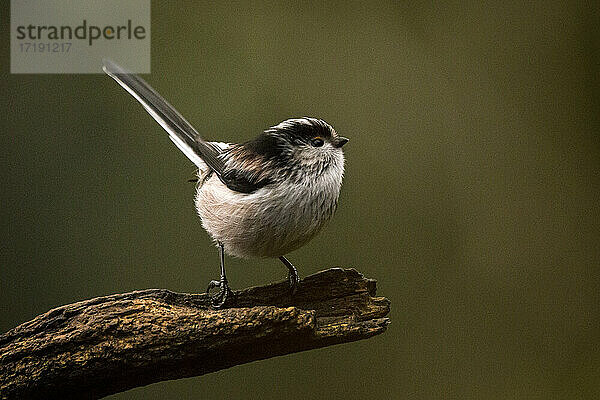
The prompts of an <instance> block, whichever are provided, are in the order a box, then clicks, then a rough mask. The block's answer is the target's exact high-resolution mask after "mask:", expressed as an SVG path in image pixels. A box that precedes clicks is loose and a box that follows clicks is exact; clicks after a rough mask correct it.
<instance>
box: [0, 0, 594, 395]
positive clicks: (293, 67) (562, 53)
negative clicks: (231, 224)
mask: <svg viewBox="0 0 600 400" xmlns="http://www.w3.org/2000/svg"><path fill="white" fill-rule="evenodd" d="M436 3H438V2H423V1H421V2H416V3H412V4H401V3H396V2H371V3H367V2H362V3H359V2H353V3H346V2H338V3H327V4H323V3H305V4H302V5H299V4H298V5H293V6H292V5H287V6H284V5H282V4H279V3H269V4H267V3H253V4H250V3H248V4H246V3H242V4H228V5H215V4H212V5H208V4H200V3H196V2H189V3H183V2H177V3H176V2H158V1H156V2H153V4H152V73H151V74H149V75H146V76H145V78H146V79H147V80H148V81H149V82H150V83H151V84H152V85H153V86H154V87H155V88H156V89H157V90H158V91H159V92H161V93H162V94H163V95H164V96H165V97H166V98H167V99H168V100H169V101H170V102H171V103H172V104H173V105H175V106H176V107H177V108H178V109H179V111H180V112H181V113H182V114H183V115H184V116H186V117H187V118H188V120H189V121H190V122H192V124H193V125H194V126H196V128H197V129H198V130H199V131H200V132H202V133H203V134H204V136H205V137H206V138H209V139H214V140H222V141H231V142H239V141H243V140H247V139H249V138H252V137H253V136H255V135H256V134H257V133H259V132H260V131H261V130H263V129H264V128H266V127H268V126H271V125H273V124H276V123H278V122H280V121H281V120H284V119H287V118H289V117H297V116H303V115H311V116H316V117H320V118H323V119H325V120H327V121H328V122H329V123H331V124H332V125H333V126H334V127H335V128H336V130H337V131H338V132H339V133H340V134H343V135H344V136H348V137H350V138H351V141H350V143H349V144H348V145H347V146H346V147H345V151H346V158H347V174H346V177H345V181H344V186H343V189H342V195H341V199H340V207H339V210H338V213H337V214H336V216H335V218H334V219H333V221H332V223H330V224H329V226H328V227H327V228H326V229H325V231H324V232H323V233H322V234H321V235H320V236H319V238H318V239H317V240H314V241H313V242H311V243H310V244H309V245H307V246H305V247H304V248H302V249H300V250H298V251H296V252H294V253H292V254H290V259H291V260H292V261H293V262H294V263H295V264H296V265H297V266H299V270H300V273H301V274H302V275H304V276H305V275H308V274H310V273H314V272H316V271H318V270H321V269H324V268H328V267H331V266H337V265H340V266H345V267H354V268H357V269H358V270H359V271H361V272H363V273H364V274H365V275H367V276H368V277H372V278H376V279H377V280H378V293H379V294H381V295H384V296H386V297H388V298H389V299H390V300H391V302H392V311H391V314H390V316H391V318H392V325H390V327H389V329H388V331H387V332H386V333H385V334H383V335H381V336H378V337H375V338H373V339H370V340H366V341H363V342H357V343H353V344H346V345H340V346H335V347H330V348H326V349H321V350H316V351H310V352H305V353H301V354H294V355H290V356H285V357H279V358H275V359H270V360H265V361H261V362H256V363H252V364H248V365H243V366H238V367H235V368H231V369H229V370H225V371H221V372H218V373H214V374H211V375H207V376H203V377H198V378H190V379H183V380H178V381H171V382H163V383H158V384H154V385H150V386H148V387H144V388H138V389H135V390H131V391H129V392H126V393H122V394H119V395H116V396H113V397H111V399H164V398H169V399H171V398H172V399H175V398H190V399H192V398H194V399H195V398H209V399H230V398H249V399H259V398H260V399H279V398H282V397H284V398H287V399H305V398H314V399H330V398H346V399H363V398H376V399H391V398H414V399H453V398H454V399H470V398H484V399H505V398H528V399H548V398H564V399H576V398H597V397H598V394H599V393H600V350H599V347H600V344H599V338H600V335H599V333H600V312H599V311H600V307H599V305H600V290H599V289H600V285H599V283H600V279H599V266H600V251H599V248H600V246H599V243H600V234H599V223H600V210H599V198H600V197H599V194H600V174H599V173H598V172H599V171H598V169H599V168H598V167H599V166H600V162H599V156H600V140H599V139H598V134H599V131H600V129H599V128H600V124H599V122H600V121H599V119H600V113H599V110H600V107H599V106H600V104H599V103H600V101H599V92H600V90H599V89H600V88H599V65H600V56H599V48H600V46H599V42H600V41H599V35H598V26H599V23H600V19H599V13H598V7H597V6H593V5H592V2H589V3H570V2H532V3H529V4H528V5H523V4H521V2H489V3H487V4H486V3H479V2H462V3H461V4H459V5H457V4H454V5H451V4H446V3H444V2H439V3H440V4H436ZM442 3H444V4H442ZM0 13H1V15H2V24H1V28H0V33H1V34H2V37H4V40H2V42H1V44H0V46H2V48H1V51H2V55H3V57H2V58H3V60H4V61H3V63H2V76H1V82H0V87H1V90H2V96H1V97H0V113H1V118H2V122H1V124H0V126H1V128H0V129H2V135H0V167H1V168H0V182H1V185H2V189H1V193H0V198H1V208H0V215H1V221H2V224H1V231H0V234H1V238H0V239H1V247H0V331H1V332H4V331H7V330H8V329H10V328H12V327H14V326H16V325H18V324H19V323H21V322H24V321H26V320H29V319H31V318H32V317H34V316H35V315H37V314H39V313H42V312H45V311H47V310H48V309H50V308H52V307H56V306H59V305H62V304H65V303H70V302H73V301H77V300H81V299H86V298H90V297H94V296H99V295H104V294H109V293H117V292H123V291H129V290H134V289H142V288H151V287H160V288H168V289H171V290H175V291H184V292H199V291H202V290H203V289H204V288H205V286H206V284H207V282H208V281H209V280H210V279H212V278H214V277H215V276H217V274H218V258H217V252H216V249H215V248H213V247H212V246H211V243H210V240H209V238H208V236H207V235H206V233H205V232H204V231H203V230H202V228H201V226H200V221H199V220H198V219H197V218H196V216H195V212H194V207H193V193H194V186H193V184H190V183H188V182H186V181H187V179H188V178H190V177H193V173H194V168H193V166H192V165H191V163H190V162H189V161H188V160H187V159H186V158H185V157H184V156H183V155H182V154H180V152H179V151H178V150H177V149H176V148H175V147H174V146H173V145H172V144H171V142H170V141H169V140H168V139H167V136H166V134H165V133H164V132H163V131H162V129H161V128H160V127H159V126H158V125H157V124H156V123H155V122H154V120H152V118H151V117H150V116H148V115H147V114H146V112H144V111H143V109H142V108H141V107H140V106H139V105H138V104H137V103H136V102H135V101H134V100H133V99H132V98H131V97H130V96H129V95H127V93H125V91H123V90H122V89H121V88H119V87H118V86H117V85H116V84H115V82H113V81H112V80H111V79H109V78H108V77H107V76H102V75H10V74H9V65H10V63H9V49H8V43H9V40H8V38H9V26H8V22H9V20H8V15H9V2H8V1H6V2H3V3H2V6H1V10H0ZM227 262H228V266H229V268H228V272H229V278H230V280H231V282H232V285H233V287H234V288H242V287H246V286H250V285H259V284H264V283H266V282H270V281H275V280H280V279H283V278H284V277H285V274H286V271H285V268H283V267H282V266H281V265H280V264H279V263H278V261H274V260H266V261H244V260H235V259H228V260H227Z"/></svg>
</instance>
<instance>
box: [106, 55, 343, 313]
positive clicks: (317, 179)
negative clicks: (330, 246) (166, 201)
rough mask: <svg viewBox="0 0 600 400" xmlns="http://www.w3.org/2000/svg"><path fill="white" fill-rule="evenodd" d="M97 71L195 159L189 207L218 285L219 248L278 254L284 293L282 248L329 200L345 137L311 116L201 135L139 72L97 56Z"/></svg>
mask: <svg viewBox="0 0 600 400" xmlns="http://www.w3.org/2000/svg"><path fill="white" fill-rule="evenodd" d="M103 69H104V71H105V72H106V73H107V74H108V75H110V76H111V77H112V78H113V79H114V80H116V81H117V82H118V83H119V84H120V85H121V86H122V87H123V88H124V89H125V90H127V91H128V92H129V93H130V94H131V95H132V96H133V97H135V98H136V99H137V100H138V101H139V102H140V103H141V104H142V105H143V106H144V108H145V109H146V111H148V113H150V115H151V116H152V117H153V118H154V119H155V120H156V121H157V122H158V123H159V124H160V125H161V126H162V127H163V128H164V129H165V130H166V131H167V133H168V134H169V138H170V139H171V140H172V141H173V143H175V145H176V146H177V147H178V148H179V149H180V150H181V151H182V152H183V153H184V154H185V155H186V156H187V157H188V158H189V159H190V160H191V161H192V162H193V163H194V164H195V165H196V166H197V167H198V184H197V189H196V199H195V203H196V208H197V211H198V215H199V216H200V218H201V220H202V226H203V227H204V229H206V231H207V232H208V233H209V235H210V236H211V237H212V239H213V240H214V241H215V242H216V244H217V245H218V248H219V253H220V260H221V277H220V279H219V280H213V281H211V282H210V283H209V285H208V289H207V292H208V291H210V290H211V289H213V288H219V289H220V291H219V293H217V294H216V295H215V296H214V297H213V300H212V302H213V306H214V307H216V308H220V307H222V306H223V305H224V304H225V301H226V300H227V298H228V296H229V295H230V293H231V291H230V289H229V285H228V283H227V278H226V276H225V264H224V253H227V254H229V255H232V256H237V257H244V258H247V257H278V258H279V259H280V260H281V261H282V262H283V263H284V264H285V266H286V267H287V268H288V270H289V275H288V277H289V282H290V287H291V291H292V293H293V292H295V291H296V289H297V286H298V283H299V278H298V273H297V271H296V268H294V266H293V265H292V263H290V262H289V261H288V260H287V259H286V258H285V257H284V255H285V254H287V253H289V252H291V251H292V250H295V249H298V248H299V247H301V246H303V245H304V244H306V243H307V242H308V241H309V240H310V239H311V238H313V237H314V236H315V235H316V234H317V233H318V232H319V230H320V229H321V228H322V227H323V225H324V224H325V223H326V222H327V221H328V220H329V219H330V218H331V216H332V215H333V213H334V212H335V209H336V207H337V202H338V196H339V194H340V187H341V185H342V176H343V174H344V154H343V152H342V146H343V145H344V144H346V142H348V139H346V138H344V137H341V136H339V135H338V134H337V133H336V132H335V130H334V129H333V128H332V127H331V126H330V125H329V124H328V123H326V122H325V121H323V120H320V119H316V118H309V117H304V118H297V119H288V120H286V121H283V122H282V123H280V124H279V125H276V126H273V127H271V128H269V129H267V130H266V131H264V132H263V133H262V134H260V135H259V136H258V137H256V138H255V139H252V140H250V141H247V142H245V143H242V144H231V143H221V142H208V141H206V140H204V139H203V138H202V137H200V135H199V133H198V132H197V131H196V129H194V128H193V127H192V126H191V125H190V124H189V123H188V122H187V121H186V120H185V119H184V118H183V117H182V116H181V114H179V113H178V112H177V111H176V110H175V109H174V108H173V107H172V106H171V105H170V104H169V103H167V102H166V101H165V100H164V99H163V98H162V97H161V96H160V95H159V94H158V93H157V92H156V91H155V90H154V89H152V87H150V85H148V84H147V83H146V82H145V81H144V80H143V79H141V78H140V77H139V76H137V75H135V74H132V73H130V72H129V71H127V70H125V69H124V68H122V67H120V66H118V65H116V64H115V63H113V62H111V61H108V60H105V61H104V67H103Z"/></svg>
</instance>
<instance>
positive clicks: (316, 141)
mask: <svg viewBox="0 0 600 400" xmlns="http://www.w3.org/2000/svg"><path fill="white" fill-rule="evenodd" d="M310 144H312V145H313V146H314V147H321V146H323V145H324V144H325V142H324V141H323V139H321V138H318V137H316V138H313V139H312V140H311V141H310Z"/></svg>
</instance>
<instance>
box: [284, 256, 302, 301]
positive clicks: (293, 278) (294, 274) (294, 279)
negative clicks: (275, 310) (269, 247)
mask: <svg viewBox="0 0 600 400" xmlns="http://www.w3.org/2000/svg"><path fill="white" fill-rule="evenodd" d="M279 259H280V260H281V262H282V263H283V264H284V265H285V266H286V267H287V268H288V270H289V273H288V280H289V281H290V290H291V292H292V295H293V294H295V293H296V291H297V290H298V285H299V284H300V278H299V277H298V271H297V270H296V267H294V265H293V264H292V263H291V262H289V261H288V259H287V258H285V257H284V256H281V257H279Z"/></svg>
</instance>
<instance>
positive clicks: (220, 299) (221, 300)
mask: <svg viewBox="0 0 600 400" xmlns="http://www.w3.org/2000/svg"><path fill="white" fill-rule="evenodd" d="M219 255H220V258H221V279H220V280H218V281H210V283H209V284H208V289H206V293H209V292H210V290H211V289H212V288H216V287H218V288H220V289H221V290H220V291H219V293H217V294H216V295H214V296H213V297H212V305H213V307H214V308H222V307H223V305H224V304H225V301H226V300H227V297H229V295H230V294H231V289H229V285H228V284H227V277H226V276H225V250H224V249H223V244H222V243H219Z"/></svg>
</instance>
